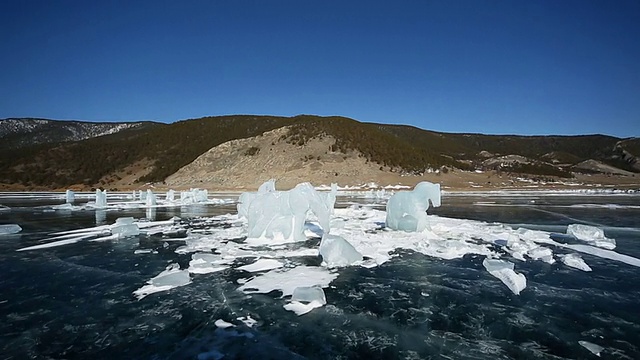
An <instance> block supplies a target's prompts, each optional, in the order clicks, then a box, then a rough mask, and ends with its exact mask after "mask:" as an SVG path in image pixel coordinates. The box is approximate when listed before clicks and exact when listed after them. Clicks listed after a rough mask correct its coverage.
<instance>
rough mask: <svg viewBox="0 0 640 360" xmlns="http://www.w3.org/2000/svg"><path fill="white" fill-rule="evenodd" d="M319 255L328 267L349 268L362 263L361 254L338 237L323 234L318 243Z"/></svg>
mask: <svg viewBox="0 0 640 360" xmlns="http://www.w3.org/2000/svg"><path fill="white" fill-rule="evenodd" d="M320 255H321V256H322V260H323V261H324V262H325V263H326V264H327V266H328V267H340V266H349V265H351V264H353V263H355V262H358V261H362V254H360V253H359V252H358V250H356V248H354V247H353V245H351V244H350V243H349V242H348V241H347V240H345V239H344V238H342V237H340V236H336V235H330V234H324V235H323V236H322V241H321V242H320Z"/></svg>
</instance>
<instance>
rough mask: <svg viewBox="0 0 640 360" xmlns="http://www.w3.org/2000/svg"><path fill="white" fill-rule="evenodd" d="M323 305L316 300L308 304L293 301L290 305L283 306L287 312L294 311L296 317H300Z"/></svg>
mask: <svg viewBox="0 0 640 360" xmlns="http://www.w3.org/2000/svg"><path fill="white" fill-rule="evenodd" d="M322 305H324V304H321V303H320V302H318V301H315V300H314V301H312V302H309V303H306V304H304V303H301V302H299V301H292V302H290V303H288V304H285V305H283V307H284V309H285V310H288V311H293V312H294V313H296V315H298V316H300V315H304V314H306V313H308V312H309V311H311V310H313V309H315V308H319V307H322Z"/></svg>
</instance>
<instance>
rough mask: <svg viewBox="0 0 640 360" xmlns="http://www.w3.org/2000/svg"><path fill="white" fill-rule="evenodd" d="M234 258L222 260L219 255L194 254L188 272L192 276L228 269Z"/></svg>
mask: <svg viewBox="0 0 640 360" xmlns="http://www.w3.org/2000/svg"><path fill="white" fill-rule="evenodd" d="M233 260H234V258H227V259H225V258H223V257H222V255H219V254H207V253H196V254H193V255H192V256H191V261H190V262H189V269H188V270H189V272H190V273H193V274H208V273H212V272H216V271H222V270H225V269H228V268H229V264H231V263H233Z"/></svg>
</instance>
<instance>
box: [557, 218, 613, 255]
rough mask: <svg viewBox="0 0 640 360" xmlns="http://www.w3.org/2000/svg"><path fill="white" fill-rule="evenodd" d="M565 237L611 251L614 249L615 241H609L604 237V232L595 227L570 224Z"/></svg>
mask: <svg viewBox="0 0 640 360" xmlns="http://www.w3.org/2000/svg"><path fill="white" fill-rule="evenodd" d="M567 235H571V236H573V237H575V238H576V239H578V240H581V241H584V242H586V243H589V244H590V245H594V246H597V247H601V248H604V249H608V250H613V249H615V247H616V241H615V239H609V238H608V237H606V236H605V235H604V230H602V229H600V228H598V227H595V226H589V225H582V224H571V225H569V226H567Z"/></svg>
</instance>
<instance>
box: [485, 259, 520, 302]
mask: <svg viewBox="0 0 640 360" xmlns="http://www.w3.org/2000/svg"><path fill="white" fill-rule="evenodd" d="M482 265H483V266H484V267H485V269H487V271H488V272H489V274H491V275H493V276H495V277H497V278H498V279H500V281H502V282H503V283H504V284H505V285H507V287H508V288H509V290H511V291H512V292H513V293H514V294H516V295H519V294H520V292H521V291H522V290H523V289H524V288H525V287H527V278H525V276H524V275H522V274H518V273H516V272H515V271H513V263H512V262H510V261H504V260H495V259H484V261H483V262H482Z"/></svg>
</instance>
